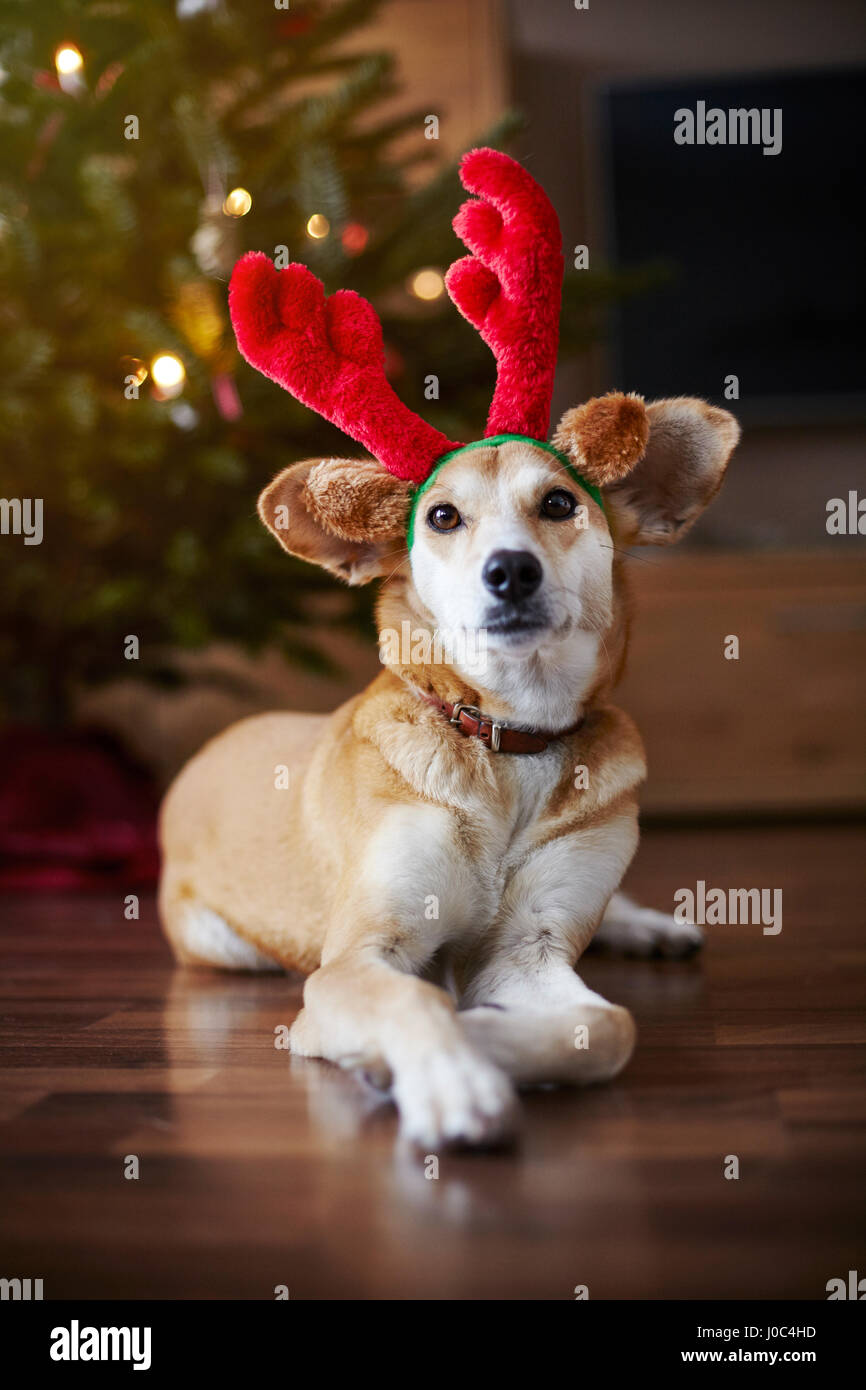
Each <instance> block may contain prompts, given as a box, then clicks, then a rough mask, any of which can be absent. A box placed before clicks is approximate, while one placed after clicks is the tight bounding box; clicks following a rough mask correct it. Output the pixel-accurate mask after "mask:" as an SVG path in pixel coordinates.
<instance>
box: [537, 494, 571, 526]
mask: <svg viewBox="0 0 866 1390" xmlns="http://www.w3.org/2000/svg"><path fill="white" fill-rule="evenodd" d="M576 506H577V498H576V497H573V496H572V494H571V493H570V492H566V490H565V488H564V487H555V488H554V489H553V492H549V493H548V494H547V496H546V497H545V499H544V501H543V502H542V504H541V515H542V516H548V517H550V520H551V521H565V519H566V517H569V516H574V509H575V507H576Z"/></svg>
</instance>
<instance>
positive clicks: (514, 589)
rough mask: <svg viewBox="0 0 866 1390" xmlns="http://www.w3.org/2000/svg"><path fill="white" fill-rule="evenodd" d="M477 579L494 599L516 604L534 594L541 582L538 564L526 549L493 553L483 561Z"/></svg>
mask: <svg viewBox="0 0 866 1390" xmlns="http://www.w3.org/2000/svg"><path fill="white" fill-rule="evenodd" d="M481 578H482V579H483V580H484V584H485V586H486V588H488V589H489V590H490V592H491V594H493V596H494V598H501V599H507V600H508V602H509V603H519V602H520V600H521V599H523V598H529V595H530V594H534V593H535V590H536V589H537V588H538V586H539V584H540V583H541V564H540V562H539V561H538V560H536V558H535V556H534V555H533V554H532V553H531V551H529V550H494V552H493V554H492V555H490V556H488V558H487V560H486V561H485V564H484V569H483V570H482V571H481Z"/></svg>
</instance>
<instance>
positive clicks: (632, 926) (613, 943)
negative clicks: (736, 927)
mask: <svg viewBox="0 0 866 1390" xmlns="http://www.w3.org/2000/svg"><path fill="white" fill-rule="evenodd" d="M703 944H704V933H703V928H702V927H698V926H696V925H695V924H694V923H693V922H677V921H676V920H675V918H673V917H671V916H670V915H669V914H668V913H666V912H656V911H655V910H654V909H653V908H651V907H635V908H632V909H630V910H629V911H628V912H627V915H623V916H622V917H620V916H615V917H613V918H608V917H605V918H604V920H603V921H602V924H601V926H600V927H599V929H598V931H597V932H596V935H595V938H594V941H593V945H597V946H600V947H602V948H603V949H605V950H608V951H616V952H619V953H621V954H622V955H625V956H647V957H649V956H663V957H664V958H665V959H666V960H681V959H683V958H684V957H686V956H692V955H694V953H695V951H699V950H700V949H701V947H702V946H703Z"/></svg>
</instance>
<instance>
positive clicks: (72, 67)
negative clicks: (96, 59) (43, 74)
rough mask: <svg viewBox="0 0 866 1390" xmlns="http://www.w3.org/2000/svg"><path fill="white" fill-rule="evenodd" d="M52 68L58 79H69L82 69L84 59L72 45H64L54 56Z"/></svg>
mask: <svg viewBox="0 0 866 1390" xmlns="http://www.w3.org/2000/svg"><path fill="white" fill-rule="evenodd" d="M54 66H55V67H56V69H57V76H58V77H71V76H72V74H73V73H76V72H80V71H81V69H82V68H83V67H84V59H83V58H82V56H81V52H80V50H79V49H77V48H76V47H75V44H74V43H65V44H64V45H63V47H62V48H58V50H57V52H56V53H55V55H54Z"/></svg>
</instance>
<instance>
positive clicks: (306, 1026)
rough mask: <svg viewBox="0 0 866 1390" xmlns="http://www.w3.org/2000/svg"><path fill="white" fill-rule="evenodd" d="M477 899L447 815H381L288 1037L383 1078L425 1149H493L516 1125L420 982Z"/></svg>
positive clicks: (478, 1057)
mask: <svg viewBox="0 0 866 1390" xmlns="http://www.w3.org/2000/svg"><path fill="white" fill-rule="evenodd" d="M483 891H484V890H483V888H482V887H480V886H479V876H478V874H477V873H475V872H474V870H473V867H472V865H471V863H470V862H469V861H468V860H467V858H466V856H465V854H464V853H463V852H462V850H461V846H460V842H459V837H458V835H457V831H456V829H455V826H454V822H453V819H452V817H451V815H450V813H449V812H448V811H446V810H445V809H444V808H442V807H436V806H431V805H426V804H423V805H412V804H403V805H400V806H397V807H394V808H393V809H391V810H390V811H388V812H387V813H386V814H385V815H384V816H383V817H382V818H381V820H380V821H379V823H378V824H377V825H376V826H374V827H373V828H371V829H370V830H369V831H368V834H367V838H366V839H365V840H364V842H363V845H359V847H358V853H357V854H356V856H355V858H354V861H353V866H352V871H351V872H349V871H347V872H346V875H345V878H344V880H343V882H342V883H341V885H340V886H339V888H338V890H337V892H336V893H335V896H334V900H333V903H332V910H331V924H330V926H329V928H328V933H327V936H326V938H325V942H324V945H323V949H322V957H321V960H322V963H321V966H320V968H319V969H318V970H316V971H315V973H314V974H312V975H311V976H310V977H309V979H308V980H307V982H306V986H305V989H304V1009H303V1011H302V1012H301V1014H300V1015H299V1016H298V1019H297V1021H296V1022H295V1024H294V1026H293V1028H292V1032H291V1046H292V1050H293V1051H294V1052H297V1053H300V1054H301V1055H303V1056H307V1057H325V1058H328V1059H329V1060H330V1061H333V1062H337V1063H339V1064H340V1065H341V1066H349V1067H357V1068H359V1069H360V1070H367V1071H371V1072H373V1073H374V1074H375V1073H379V1074H380V1075H382V1079H387V1076H388V1075H390V1078H391V1081H392V1087H393V1096H394V1099H395V1101H396V1103H397V1106H398V1108H399V1111H400V1120H401V1126H402V1129H403V1132H404V1133H405V1134H406V1135H407V1136H408V1137H409V1138H410V1139H412V1140H413V1141H415V1142H417V1143H419V1144H425V1145H429V1146H430V1147H431V1148H433V1147H435V1146H436V1145H437V1144H442V1143H447V1142H449V1141H452V1142H460V1141H468V1142H477V1143H484V1142H488V1141H493V1140H495V1139H496V1138H497V1137H499V1136H500V1135H502V1134H504V1132H505V1131H506V1130H507V1129H508V1128H509V1127H510V1125H511V1123H512V1120H513V1102H514V1095H513V1089H512V1087H511V1083H510V1082H509V1080H508V1078H507V1077H506V1076H505V1075H504V1074H503V1073H502V1072H500V1071H498V1070H497V1069H496V1068H495V1067H494V1066H493V1065H492V1064H491V1062H490V1061H489V1060H488V1059H487V1058H486V1057H484V1056H483V1054H482V1053H480V1052H478V1051H477V1050H476V1049H475V1048H473V1047H472V1045H471V1044H470V1042H469V1040H468V1039H467V1037H466V1035H465V1034H464V1032H463V1030H462V1028H461V1026H460V1023H459V1021H458V1018H457V1015H456V1009H455V1004H454V1001H453V999H452V998H451V997H450V996H449V995H448V994H447V993H446V992H445V991H444V990H443V989H440V988H438V986H437V985H435V984H433V983H431V982H430V980H429V979H421V978H419V977H420V976H422V975H423V974H424V972H425V971H426V970H428V968H429V967H430V965H431V962H432V961H433V960H434V958H435V956H436V954H437V952H438V951H439V949H440V947H442V946H443V945H444V944H445V943H446V942H448V941H450V940H453V939H455V938H458V937H460V936H461V935H463V934H465V932H466V930H467V923H470V924H471V922H472V920H473V919H474V918H475V916H476V915H477V914H480V913H481V912H483V911H484V910H485V904H484V902H483V901H482V898H481V896H480V895H481V894H482V893H483ZM486 910H487V911H489V910H490V909H489V907H487V908H486Z"/></svg>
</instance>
